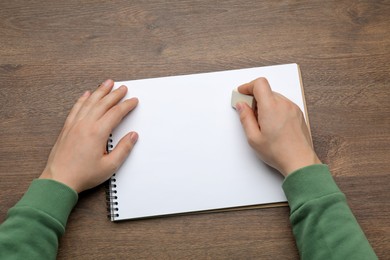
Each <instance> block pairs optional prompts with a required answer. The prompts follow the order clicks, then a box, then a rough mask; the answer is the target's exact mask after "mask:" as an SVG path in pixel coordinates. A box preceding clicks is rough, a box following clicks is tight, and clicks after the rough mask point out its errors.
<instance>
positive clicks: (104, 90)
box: [77, 79, 114, 118]
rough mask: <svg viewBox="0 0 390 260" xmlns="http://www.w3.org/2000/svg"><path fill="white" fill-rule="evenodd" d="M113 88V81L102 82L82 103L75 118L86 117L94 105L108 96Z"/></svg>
mask: <svg viewBox="0 0 390 260" xmlns="http://www.w3.org/2000/svg"><path fill="white" fill-rule="evenodd" d="M113 87H114V81H113V80H111V79H108V80H106V81H104V82H103V83H102V84H101V85H100V86H99V87H98V88H97V89H96V90H95V91H94V92H93V93H92V95H91V96H90V97H89V98H88V99H87V100H86V101H85V102H84V104H83V106H82V107H81V109H80V111H79V113H78V115H77V117H78V118H83V117H84V116H85V115H87V114H88V113H89V112H90V111H91V109H92V108H93V107H94V106H95V104H96V103H98V102H99V101H100V100H101V99H102V98H103V97H105V96H106V95H107V94H109V93H110V92H111V90H112V88H113Z"/></svg>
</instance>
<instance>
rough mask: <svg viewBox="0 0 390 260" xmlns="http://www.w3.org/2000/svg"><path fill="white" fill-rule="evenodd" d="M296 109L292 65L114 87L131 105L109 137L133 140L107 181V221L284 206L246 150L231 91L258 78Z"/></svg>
mask: <svg viewBox="0 0 390 260" xmlns="http://www.w3.org/2000/svg"><path fill="white" fill-rule="evenodd" d="M260 76H262V77H266V78H267V79H268V81H269V82H270V85H271V87H272V89H273V90H274V91H276V92H279V93H281V94H283V95H284V96H286V97H287V98H289V99H291V100H292V101H294V102H295V103H296V104H297V105H298V106H299V107H300V108H301V109H302V111H305V110H304V100H303V96H302V89H301V83H300V82H301V81H300V74H299V68H298V66H297V65H296V64H287V65H278V66H269V67H259V68H250V69H241V70H231V71H222V72H213V73H204V74H193V75H184V76H174V77H164V78H153V79H143V80H133V81H125V82H116V83H115V88H117V87H119V86H120V85H126V86H127V87H128V94H127V96H126V98H130V97H138V98H139V105H138V106H137V108H136V109H135V110H134V111H133V112H131V113H130V114H129V115H128V116H127V117H126V118H125V119H124V120H123V121H122V123H121V124H120V125H119V126H118V127H117V128H116V129H115V130H114V131H113V137H112V139H113V145H114V146H115V145H116V144H117V142H118V141H119V140H120V138H121V137H123V136H124V135H125V134H126V133H128V132H129V131H137V132H138V133H139V139H138V142H137V144H136V146H135V147H134V149H133V151H132V152H131V155H130V156H129V157H128V159H127V160H126V161H125V163H124V164H123V165H122V167H121V168H120V169H119V171H118V172H117V174H116V176H115V178H116V182H115V184H116V185H117V186H116V188H115V189H116V191H117V193H116V194H115V195H116V196H117V197H118V198H117V200H115V201H116V202H118V205H117V206H116V207H118V209H119V210H118V211H117V212H113V213H117V214H119V217H115V218H114V219H113V220H122V219H132V218H142V217H151V216H160V215H166V214H176V213H186V212H194V211H203V210H210V209H221V208H230V207H237V206H248V205H257V204H265V203H275V202H284V201H286V198H285V196H284V193H283V190H282V188H281V184H282V182H283V177H282V176H281V174H279V173H277V172H276V171H274V170H273V169H271V168H270V167H268V166H266V165H265V164H264V163H262V162H261V161H260V160H259V159H258V158H257V157H256V155H255V153H254V152H253V151H252V150H251V148H250V147H249V145H248V144H247V140H246V138H245V135H244V131H243V129H242V126H241V124H240V121H239V116H238V114H237V112H236V111H235V110H234V109H233V108H232V107H231V105H230V98H231V92H232V89H234V88H236V87H237V86H238V85H241V84H243V83H246V82H249V81H251V80H253V79H255V78H258V77H260Z"/></svg>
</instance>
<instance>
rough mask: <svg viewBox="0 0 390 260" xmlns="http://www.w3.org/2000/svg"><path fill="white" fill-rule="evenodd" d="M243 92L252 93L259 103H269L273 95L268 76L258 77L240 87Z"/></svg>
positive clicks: (239, 89)
mask: <svg viewBox="0 0 390 260" xmlns="http://www.w3.org/2000/svg"><path fill="white" fill-rule="evenodd" d="M238 91H239V92H240V93H241V94H246V95H252V96H254V97H255V99H256V100H257V102H258V103H265V104H266V103H267V102H268V100H270V99H271V98H272V97H273V93H272V90H271V86H270V85H269V83H268V81H267V79H266V78H258V79H255V80H253V81H251V82H249V83H246V84H243V85H241V86H239V87H238Z"/></svg>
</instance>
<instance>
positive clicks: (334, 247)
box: [0, 165, 377, 260]
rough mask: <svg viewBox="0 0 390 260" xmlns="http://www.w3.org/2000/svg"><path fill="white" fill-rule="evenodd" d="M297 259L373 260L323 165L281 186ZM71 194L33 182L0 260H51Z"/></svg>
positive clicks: (3, 230)
mask: <svg viewBox="0 0 390 260" xmlns="http://www.w3.org/2000/svg"><path fill="white" fill-rule="evenodd" d="M283 189H284V191H285V193H286V196H287V199H288V202H289V205H290V208H291V216H290V220H291V223H292V226H293V232H294V235H295V238H296V241H297V245H298V249H299V253H300V255H301V258H302V259H327V260H331V259H377V257H376V255H375V253H374V251H373V250H372V248H371V246H370V244H369V243H368V241H367V239H366V237H365V235H364V233H363V231H362V230H361V228H360V227H359V224H358V223H357V222H356V219H355V217H354V216H353V214H352V212H351V210H350V209H349V207H348V205H347V202H346V200H345V196H344V194H343V193H341V191H340V190H339V189H338V187H337V185H336V184H335V182H334V181H333V179H332V176H331V175H330V173H329V170H328V167H327V166H325V165H312V166H308V167H305V168H302V169H299V170H298V171H296V172H294V173H292V174H291V175H289V176H288V177H287V178H286V180H285V181H284V183H283ZM77 199H78V196H77V193H76V192H75V191H74V190H72V189H71V188H69V187H67V186H65V185H63V184H61V183H59V182H56V181H52V180H43V179H40V180H34V181H33V182H32V184H31V186H30V188H29V189H28V190H27V192H26V193H25V195H24V196H23V198H22V199H21V200H20V201H19V202H18V203H17V204H16V205H15V206H14V207H13V208H11V209H10V210H9V211H8V215H7V219H6V220H5V222H4V223H3V224H1V225H0V259H55V258H56V255H57V249H58V240H59V237H60V236H61V235H62V234H64V232H65V226H66V222H67V219H68V216H69V214H70V212H71V210H72V208H73V207H74V206H75V204H76V203H77Z"/></svg>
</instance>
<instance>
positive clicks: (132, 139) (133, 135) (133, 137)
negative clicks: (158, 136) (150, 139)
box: [130, 132, 138, 144]
mask: <svg viewBox="0 0 390 260" xmlns="http://www.w3.org/2000/svg"><path fill="white" fill-rule="evenodd" d="M137 140H138V134H137V133H136V132H132V133H131V134H130V142H132V143H133V144H135V143H136V142H137Z"/></svg>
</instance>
